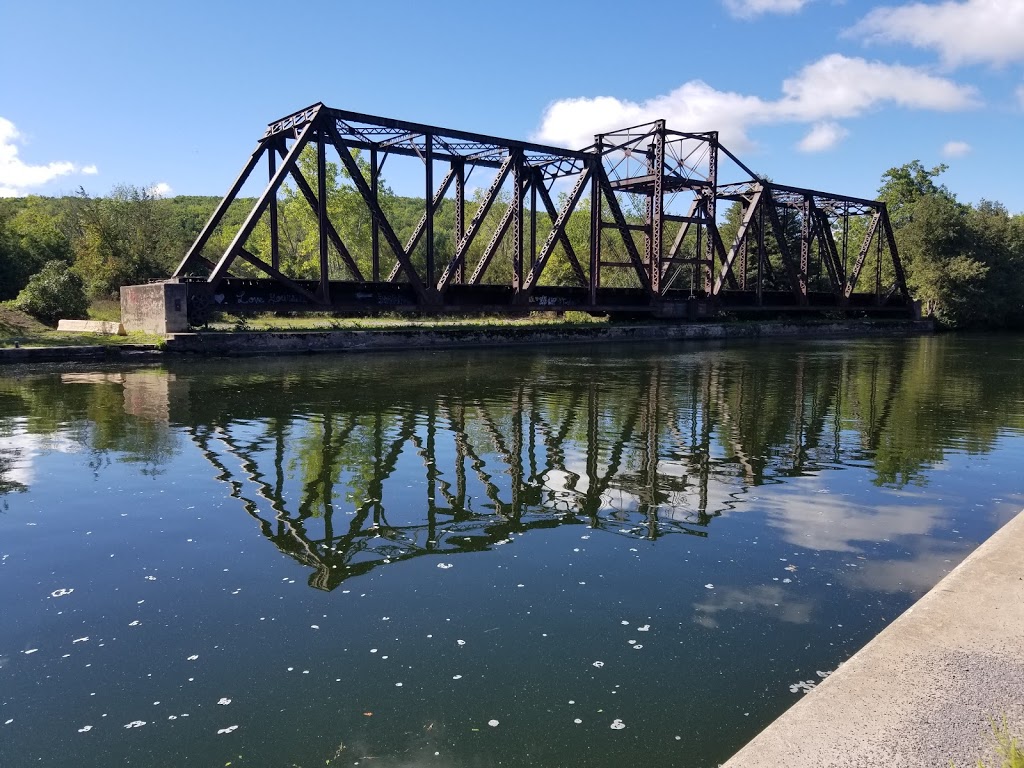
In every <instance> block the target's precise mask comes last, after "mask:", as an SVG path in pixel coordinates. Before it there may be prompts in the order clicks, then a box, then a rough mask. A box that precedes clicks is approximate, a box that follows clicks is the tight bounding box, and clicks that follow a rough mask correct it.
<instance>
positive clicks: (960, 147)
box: [942, 141, 972, 157]
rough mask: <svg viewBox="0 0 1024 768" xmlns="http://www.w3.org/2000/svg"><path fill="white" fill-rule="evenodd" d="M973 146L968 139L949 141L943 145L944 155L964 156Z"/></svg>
mask: <svg viewBox="0 0 1024 768" xmlns="http://www.w3.org/2000/svg"><path fill="white" fill-rule="evenodd" d="M971 149H972V147H971V145H970V144H968V143H967V142H966V141H947V142H946V143H945V144H944V145H943V147H942V156H943V157H963V156H964V155H966V154H969V153H970V151H971Z"/></svg>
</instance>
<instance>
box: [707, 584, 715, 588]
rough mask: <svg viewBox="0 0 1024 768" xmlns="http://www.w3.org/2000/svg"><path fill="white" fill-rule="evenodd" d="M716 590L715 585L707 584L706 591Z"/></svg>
mask: <svg viewBox="0 0 1024 768" xmlns="http://www.w3.org/2000/svg"><path fill="white" fill-rule="evenodd" d="M714 588H715V585H714V584H705V585H704V589H714Z"/></svg>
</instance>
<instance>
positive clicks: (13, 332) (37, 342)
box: [0, 304, 164, 349]
mask: <svg viewBox="0 0 1024 768" xmlns="http://www.w3.org/2000/svg"><path fill="white" fill-rule="evenodd" d="M103 311H104V310H103V309H102V308H101V312H103ZM105 314H106V315H107V316H98V317H96V316H91V315H92V313H91V312H90V316H91V319H94V320H114V321H117V320H119V319H120V318H119V316H118V315H119V314H120V310H118V314H117V315H114V316H113V317H111V316H109V314H110V313H109V309H107V310H106V312H105ZM163 343H164V339H163V337H162V336H157V335H154V334H148V333H130V334H128V335H127V336H110V335H107V334H104V333H66V332H62V331H58V330H55V329H53V328H50V327H49V326H47V325H43V324H42V323H40V322H39V321H38V320H36V319H35V318H33V317H31V316H29V315H26V314H25V313H24V312H20V311H18V310H16V309H12V308H11V307H9V306H5V305H3V304H0V349H3V348H8V347H15V346H20V347H82V346H92V345H102V346H119V345H122V344H152V345H154V346H158V345H162V344H163Z"/></svg>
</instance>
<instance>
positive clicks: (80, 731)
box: [78, 725, 92, 733]
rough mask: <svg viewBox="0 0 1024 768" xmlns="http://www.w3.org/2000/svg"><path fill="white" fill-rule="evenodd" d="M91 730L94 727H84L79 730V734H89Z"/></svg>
mask: <svg viewBox="0 0 1024 768" xmlns="http://www.w3.org/2000/svg"><path fill="white" fill-rule="evenodd" d="M91 730H92V726H91V725H83V726H82V727H81V728H79V729H78V732H79V733H88V732H89V731H91Z"/></svg>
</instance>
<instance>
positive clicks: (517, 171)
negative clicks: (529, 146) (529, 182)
mask: <svg viewBox="0 0 1024 768" xmlns="http://www.w3.org/2000/svg"><path fill="white" fill-rule="evenodd" d="M512 186H513V190H512V290H513V291H518V290H519V289H520V288H522V286H523V153H522V152H516V160H515V164H514V165H513V166H512Z"/></svg>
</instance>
